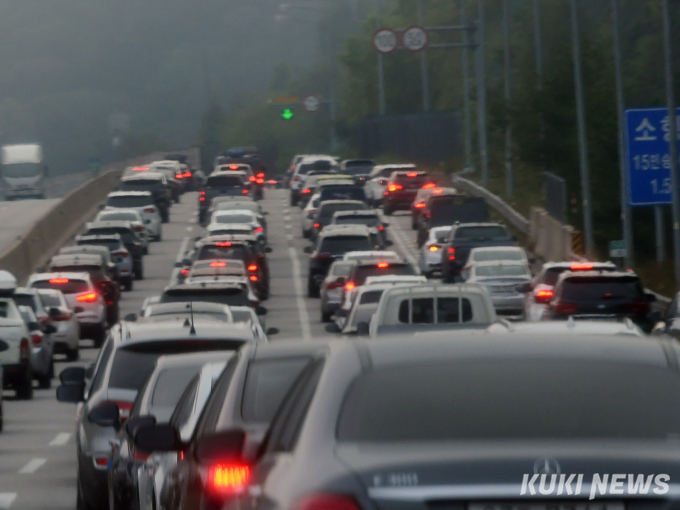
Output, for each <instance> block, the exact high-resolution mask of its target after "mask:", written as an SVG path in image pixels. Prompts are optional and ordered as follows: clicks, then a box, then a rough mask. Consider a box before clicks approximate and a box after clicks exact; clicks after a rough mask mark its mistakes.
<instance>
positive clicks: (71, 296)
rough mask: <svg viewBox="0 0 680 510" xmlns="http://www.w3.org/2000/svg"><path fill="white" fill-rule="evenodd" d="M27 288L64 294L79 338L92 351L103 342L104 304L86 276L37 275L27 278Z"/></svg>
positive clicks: (105, 323) (77, 274)
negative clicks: (92, 346)
mask: <svg viewBox="0 0 680 510" xmlns="http://www.w3.org/2000/svg"><path fill="white" fill-rule="evenodd" d="M27 286H28V287H31V288H34V289H57V290H60V291H61V292H62V294H64V297H65V298H66V302H67V303H68V305H69V307H70V308H71V309H72V310H73V311H74V312H75V314H76V317H77V318H78V323H79V324H80V335H81V338H91V339H92V340H94V344H95V347H100V346H101V345H102V344H103V343H104V340H105V339H106V329H107V326H108V325H107V322H106V302H105V301H104V298H103V296H102V295H101V293H100V292H99V291H98V290H97V288H96V287H95V286H94V284H93V283H92V281H91V280H90V275H89V274H88V273H38V274H32V275H31V276H30V277H29V278H28V284H27Z"/></svg>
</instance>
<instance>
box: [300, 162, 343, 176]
mask: <svg viewBox="0 0 680 510" xmlns="http://www.w3.org/2000/svg"><path fill="white" fill-rule="evenodd" d="M337 169H338V165H336V164H334V163H332V162H331V161H328V160H327V159H320V160H318V161H314V162H313V163H303V164H301V165H300V167H299V168H298V170H297V173H298V174H302V175H307V174H308V173H309V172H311V171H312V170H337Z"/></svg>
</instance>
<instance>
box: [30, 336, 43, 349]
mask: <svg viewBox="0 0 680 510" xmlns="http://www.w3.org/2000/svg"><path fill="white" fill-rule="evenodd" d="M42 341H43V337H42V335H41V334H40V333H31V343H32V344H33V345H35V346H36V347H37V346H39V345H41V344H42Z"/></svg>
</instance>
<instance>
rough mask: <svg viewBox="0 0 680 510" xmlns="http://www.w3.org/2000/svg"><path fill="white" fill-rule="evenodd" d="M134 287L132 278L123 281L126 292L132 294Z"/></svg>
mask: <svg viewBox="0 0 680 510" xmlns="http://www.w3.org/2000/svg"><path fill="white" fill-rule="evenodd" d="M132 285H133V283H132V277H128V278H125V280H123V288H124V289H125V290H126V291H128V292H130V291H131V290H132Z"/></svg>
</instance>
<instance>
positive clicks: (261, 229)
mask: <svg viewBox="0 0 680 510" xmlns="http://www.w3.org/2000/svg"><path fill="white" fill-rule="evenodd" d="M263 230H264V229H263V228H262V227H255V228H254V229H253V232H255V233H258V232H262V231H263Z"/></svg>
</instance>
